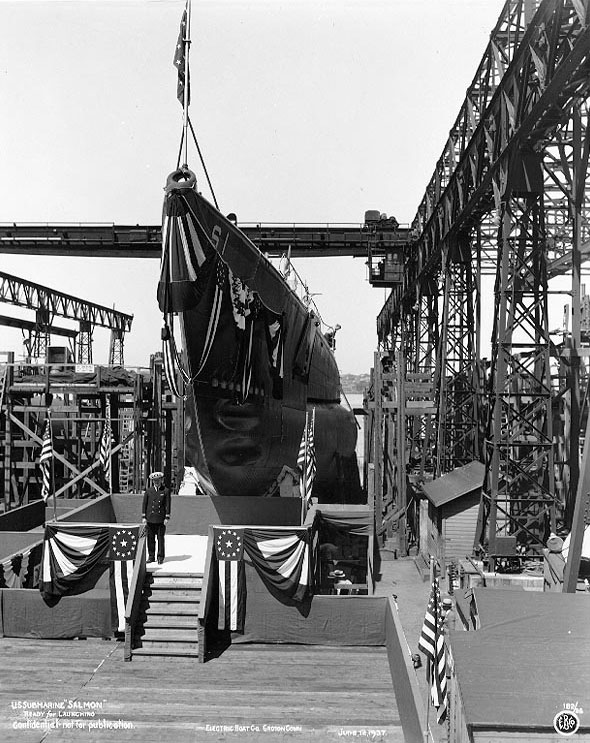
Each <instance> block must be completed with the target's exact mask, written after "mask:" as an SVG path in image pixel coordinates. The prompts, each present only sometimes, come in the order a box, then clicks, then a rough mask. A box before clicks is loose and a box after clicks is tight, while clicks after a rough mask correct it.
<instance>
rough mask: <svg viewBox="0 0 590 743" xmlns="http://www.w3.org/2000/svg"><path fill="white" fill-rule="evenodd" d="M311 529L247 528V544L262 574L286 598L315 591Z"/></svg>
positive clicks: (298, 599)
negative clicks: (313, 589)
mask: <svg viewBox="0 0 590 743" xmlns="http://www.w3.org/2000/svg"><path fill="white" fill-rule="evenodd" d="M310 547H311V529H301V528H298V529H297V530H295V529H294V530H293V531H292V532H289V531H287V530H285V529H263V528H261V529H245V530H244V548H245V550H246V554H247V555H248V557H249V558H250V560H251V561H252V565H253V566H254V567H255V568H256V570H257V571H258V573H259V575H260V576H261V577H262V578H263V579H264V580H266V581H268V582H270V584H271V585H272V586H273V587H274V588H275V589H276V590H277V591H278V592H279V593H281V594H282V595H283V596H284V597H285V598H289V599H291V600H292V601H303V600H304V599H305V598H306V597H307V596H308V595H309V594H310V593H311V591H312V587H313V580H312V577H313V576H312V569H311V568H312V560H311V555H310V551H311V550H310Z"/></svg>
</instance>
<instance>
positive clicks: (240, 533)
mask: <svg viewBox="0 0 590 743" xmlns="http://www.w3.org/2000/svg"><path fill="white" fill-rule="evenodd" d="M214 534H215V554H216V555H217V568H218V575H219V609H218V620H217V627H218V629H230V630H236V631H239V632H241V631H242V630H243V629H244V616H245V610H246V572H245V569H244V559H243V558H244V530H243V529H230V528H226V529H214Z"/></svg>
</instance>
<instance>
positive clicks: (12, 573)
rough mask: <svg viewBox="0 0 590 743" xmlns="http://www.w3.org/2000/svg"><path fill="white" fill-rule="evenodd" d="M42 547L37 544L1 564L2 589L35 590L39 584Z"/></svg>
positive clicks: (0, 581) (0, 583)
mask: <svg viewBox="0 0 590 743" xmlns="http://www.w3.org/2000/svg"><path fill="white" fill-rule="evenodd" d="M41 552H42V546H41V545H40V544H36V545H35V546H34V547H32V548H31V549H28V550H23V552H22V553H18V554H16V555H12V556H11V557H9V558H8V559H7V560H4V561H3V562H2V563H0V588H35V587H36V586H37V585H38V582H39V563H40V561H41Z"/></svg>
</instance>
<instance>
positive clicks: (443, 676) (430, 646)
mask: <svg viewBox="0 0 590 743" xmlns="http://www.w3.org/2000/svg"><path fill="white" fill-rule="evenodd" d="M443 620H444V617H443V612H442V602H441V597H440V588H439V586H438V578H435V579H434V581H433V583H432V589H431V591H430V598H429V600H428V606H427V608H426V614H425V616H424V624H423V625H422V632H421V633H420V640H419V641H418V649H419V650H421V651H422V652H423V653H424V655H425V656H426V658H427V660H428V669H427V670H428V683H429V685H430V698H431V699H432V703H433V705H434V706H435V707H436V710H437V722H438V723H439V724H441V723H443V722H444V721H445V720H446V716H447V656H446V649H445V638H444V631H443Z"/></svg>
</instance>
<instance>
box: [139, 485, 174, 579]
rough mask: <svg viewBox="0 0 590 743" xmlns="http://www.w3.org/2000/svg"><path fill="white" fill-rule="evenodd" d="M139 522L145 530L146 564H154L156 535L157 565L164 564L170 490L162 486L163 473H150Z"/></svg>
mask: <svg viewBox="0 0 590 743" xmlns="http://www.w3.org/2000/svg"><path fill="white" fill-rule="evenodd" d="M141 510H142V513H141V517H142V518H141V522H142V524H145V525H146V528H147V545H148V562H154V559H155V551H156V550H155V547H156V535H157V537H158V565H161V564H162V563H163V562H164V535H165V534H166V524H167V523H168V521H169V520H170V488H167V487H166V486H165V485H164V473H163V472H152V474H151V475H150V477H149V483H148V486H147V488H146V490H145V494H144V496H143V506H142V509H141Z"/></svg>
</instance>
